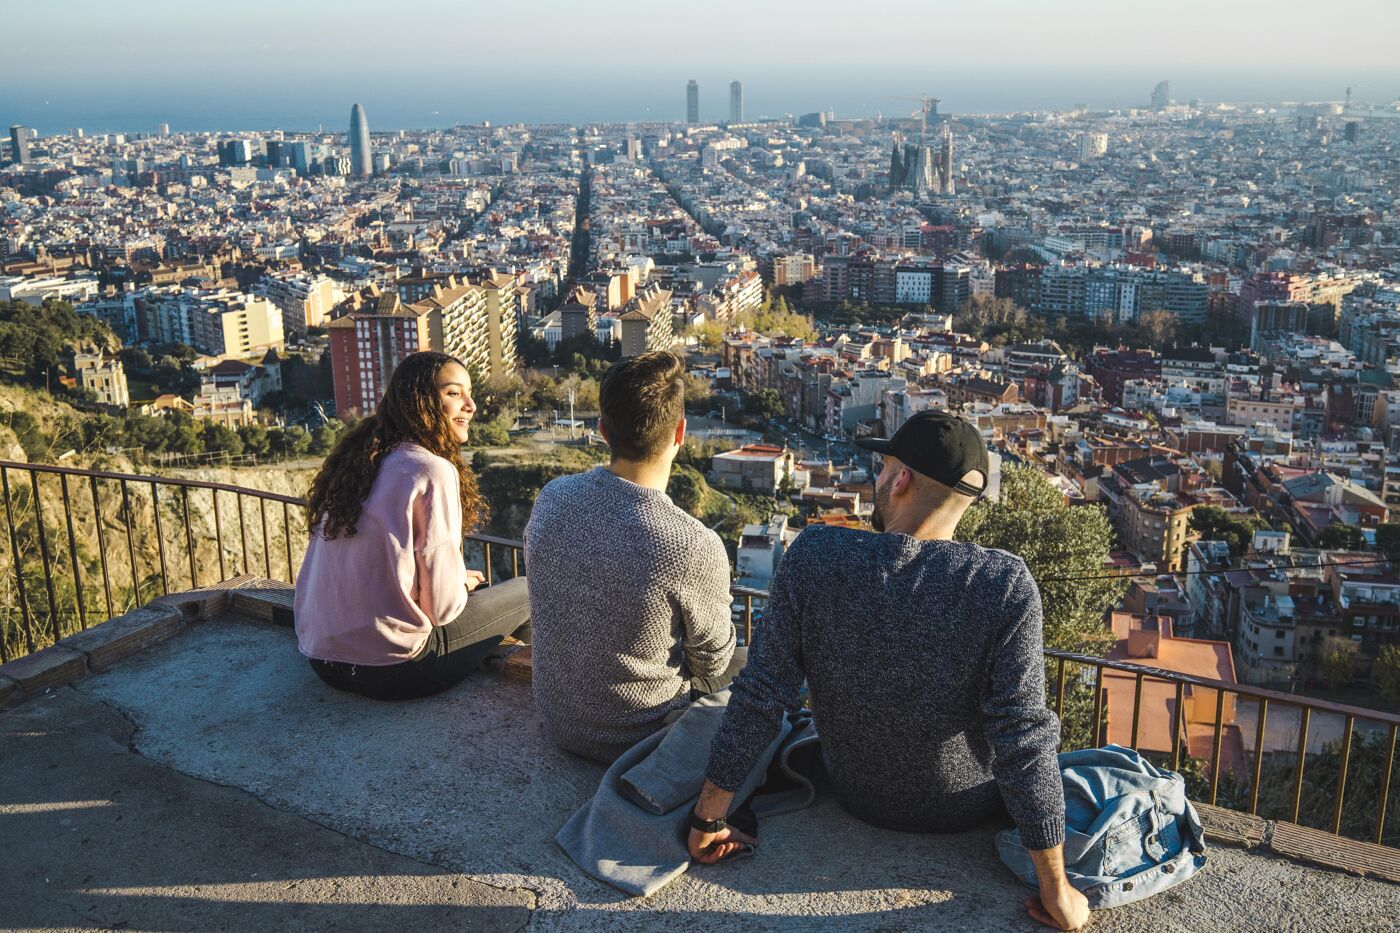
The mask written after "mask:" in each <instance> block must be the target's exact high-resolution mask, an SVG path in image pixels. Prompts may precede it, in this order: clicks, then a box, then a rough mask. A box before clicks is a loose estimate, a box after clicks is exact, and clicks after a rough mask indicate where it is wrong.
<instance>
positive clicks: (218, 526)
mask: <svg viewBox="0 0 1400 933" xmlns="http://www.w3.org/2000/svg"><path fill="white" fill-rule="evenodd" d="M209 493H210V495H209V498H210V499H213V500H214V545H215V547H217V548H218V550H219V582H220V583H222V582H223V581H225V580H227V579H228V570H227V569H226V568H225V567H224V521H223V518H222V517H220V515H219V490H217V489H211V490H209Z"/></svg>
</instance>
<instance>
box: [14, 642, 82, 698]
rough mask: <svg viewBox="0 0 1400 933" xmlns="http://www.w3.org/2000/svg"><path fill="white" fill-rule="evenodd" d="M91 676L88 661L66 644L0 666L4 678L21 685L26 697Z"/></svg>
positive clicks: (53, 646) (52, 646) (50, 647)
mask: <svg viewBox="0 0 1400 933" xmlns="http://www.w3.org/2000/svg"><path fill="white" fill-rule="evenodd" d="M86 673H87V659H86V658H85V657H84V656H83V655H82V654H80V653H78V652H76V651H74V650H72V649H71V648H65V647H64V646H62V645H51V646H49V647H48V648H44V649H42V650H40V651H36V652H34V653H33V654H27V655H25V656H24V657H22V658H17V659H16V660H14V661H11V662H9V663H8V664H0V677H5V678H8V679H10V680H12V681H14V682H16V683H18V684H19V685H20V686H21V687H22V688H23V689H24V693H25V695H26V696H37V695H38V694H41V693H43V692H44V691H45V690H50V689H52V688H54V687H61V686H63V685H64V684H68V683H72V682H73V681H75V680H77V679H78V678H79V677H82V676H83V675H84V674H86Z"/></svg>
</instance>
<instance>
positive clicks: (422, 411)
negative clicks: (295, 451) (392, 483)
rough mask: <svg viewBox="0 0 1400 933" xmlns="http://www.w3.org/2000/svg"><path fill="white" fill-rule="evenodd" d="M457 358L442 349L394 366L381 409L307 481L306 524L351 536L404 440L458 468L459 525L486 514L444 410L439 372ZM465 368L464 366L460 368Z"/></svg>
mask: <svg viewBox="0 0 1400 933" xmlns="http://www.w3.org/2000/svg"><path fill="white" fill-rule="evenodd" d="M450 363H456V364H457V365H458V366H462V362H461V360H458V359H457V358H456V357H452V356H448V355H447V354H446V353H434V352H429V351H425V352H422V353H412V354H409V355H408V356H406V357H404V359H403V361H402V362H400V363H399V365H398V366H397V367H395V368H394V374H393V375H392V376H390V377H389V387H388V388H387V389H385V390H384V399H383V401H381V402H380V403H379V408H378V409H377V410H376V411H375V413H374V414H373V415H371V416H369V417H368V418H365V419H364V420H362V421H361V422H360V423H359V424H356V425H355V426H354V427H352V428H351V429H350V430H348V431H346V432H345V433H344V434H343V435H342V436H341V438H340V440H339V441H338V442H337V443H336V445H335V449H334V450H332V451H331V453H330V456H328V457H327V458H326V462H325V463H323V464H322V465H321V471H320V472H319V473H317V474H316V479H315V480H314V481H312V483H311V494H310V496H309V497H308V500H307V505H306V523H307V527H308V528H312V529H315V528H316V526H317V523H318V522H322V521H323V520H324V524H323V525H322V527H321V528H320V529H319V530H318V533H319V534H320V535H321V536H322V537H325V538H334V537H336V536H337V535H339V534H340V533H341V532H344V533H345V536H346V537H347V538H350V537H354V535H355V525H356V524H357V523H358V522H359V520H360V508H361V507H362V506H363V505H364V501H365V499H367V498H368V497H369V491H370V488H371V487H372V486H373V485H374V478H375V477H376V476H378V475H379V465H380V463H381V462H383V460H384V456H385V455H386V454H388V453H389V451H390V450H392V449H393V448H394V447H395V446H396V445H398V444H401V443H404V442H405V441H407V442H410V443H414V444H418V445H419V446H420V447H424V448H426V449H427V450H428V451H430V452H432V453H435V454H437V455H438V456H439V457H442V458H443V459H445V460H447V461H449V462H450V463H451V464H452V465H453V466H454V467H456V468H457V478H458V480H459V485H460V487H461V496H462V527H463V528H464V529H471V528H474V527H475V526H476V523H477V522H478V521H479V520H481V519H482V518H484V517H485V514H486V503H485V501H484V500H483V499H482V498H481V493H480V492H479V491H478V490H477V486H476V474H475V473H473V472H472V470H471V467H469V466H467V463H466V461H465V460H464V459H462V445H461V442H459V441H458V440H457V436H456V434H454V433H453V431H452V423H451V422H450V421H449V420H448V418H447V415H446V414H444V413H443V410H442V400H441V397H440V396H439V394H438V385H437V382H438V376H439V375H440V374H441V373H442V370H443V368H444V367H445V366H447V365H448V364H450ZM462 368H463V369H466V367H465V366H462Z"/></svg>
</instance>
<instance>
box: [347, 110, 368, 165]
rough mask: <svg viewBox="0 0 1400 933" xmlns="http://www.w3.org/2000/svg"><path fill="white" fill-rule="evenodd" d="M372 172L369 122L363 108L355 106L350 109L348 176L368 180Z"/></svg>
mask: <svg viewBox="0 0 1400 933" xmlns="http://www.w3.org/2000/svg"><path fill="white" fill-rule="evenodd" d="M373 171H374V165H373V162H372V161H371V155H370V149H369V120H368V119H367V118H366V117H365V108H364V107H362V106H360V105H359V104H356V105H355V106H353V107H351V108H350V174H351V175H354V176H355V177H357V178H368V177H369V176H370V174H371V173H372V172H373Z"/></svg>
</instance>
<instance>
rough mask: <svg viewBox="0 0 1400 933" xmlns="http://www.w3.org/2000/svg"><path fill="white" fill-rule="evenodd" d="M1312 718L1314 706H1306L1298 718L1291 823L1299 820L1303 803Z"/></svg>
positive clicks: (1289, 819) (1289, 818)
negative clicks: (1296, 766) (1309, 726)
mask: <svg viewBox="0 0 1400 933" xmlns="http://www.w3.org/2000/svg"><path fill="white" fill-rule="evenodd" d="M1311 719H1312V707H1309V706H1304V707H1303V715H1302V718H1301V719H1299V720H1298V770H1297V771H1296V772H1295V773H1294V775H1293V811H1292V814H1291V815H1290V816H1289V817H1288V821H1289V822H1290V823H1296V822H1298V809H1299V807H1300V806H1301V805H1302V803H1303V766H1304V764H1306V761H1305V759H1306V758H1307V757H1308V723H1309V721H1310V720H1311Z"/></svg>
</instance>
